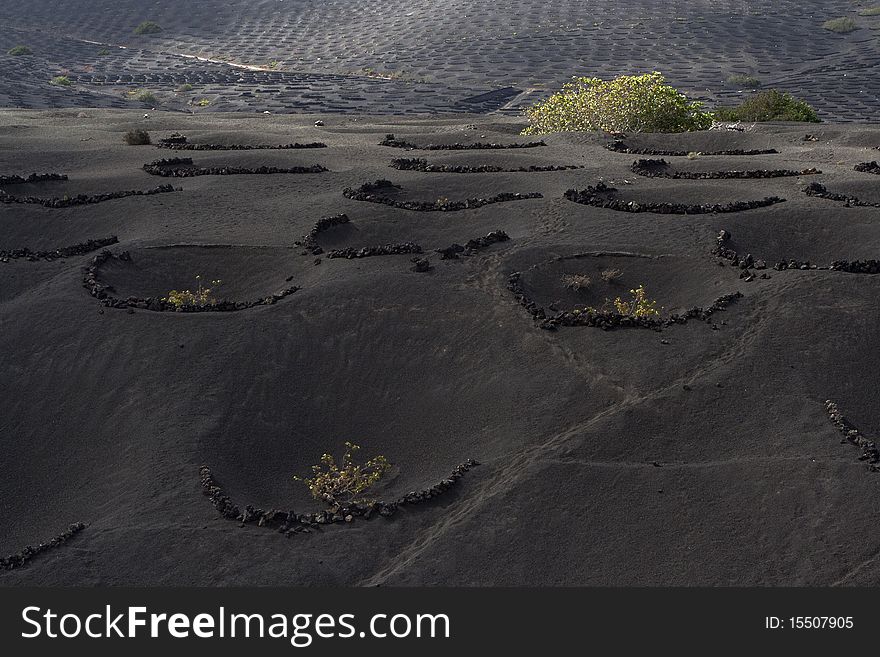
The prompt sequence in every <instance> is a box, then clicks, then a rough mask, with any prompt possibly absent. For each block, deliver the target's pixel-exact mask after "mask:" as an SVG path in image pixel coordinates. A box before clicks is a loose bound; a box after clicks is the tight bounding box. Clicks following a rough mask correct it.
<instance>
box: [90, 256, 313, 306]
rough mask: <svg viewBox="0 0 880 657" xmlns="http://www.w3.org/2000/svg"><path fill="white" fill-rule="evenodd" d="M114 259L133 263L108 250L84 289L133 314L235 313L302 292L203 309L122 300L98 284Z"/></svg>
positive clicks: (94, 261) (94, 262) (155, 301)
mask: <svg viewBox="0 0 880 657" xmlns="http://www.w3.org/2000/svg"><path fill="white" fill-rule="evenodd" d="M111 259H116V260H119V261H121V262H130V261H131V255H130V254H129V252H128V251H123V252H122V253H120V254H118V255H117V254H114V253H113V252H111V251H108V250H105V251H102V252H101V253H99V254H98V255H96V256H94V257H93V258H92V260H91V264H89V265H88V266H87V267H85V268H83V277H82V286H83V287H84V288H85V289H86V290H87V291H88V293H89V294H91V295H92V296H93V297H95V298H96V299H98V300H99V301H100V302H101V304H102V305H104V306H106V307H108V308H127V309H129V310H130V311H134V310H135V309H139V310H150V311H153V312H183V313H204V312H235V311H239V310H246V309H248V308H253V307H255V306H271V305H273V304H275V303H277V302H278V301H280V300H281V299H283V298H284V297H287V296H290V295H291V294H293V293H294V292H296V291H297V290H299V287H297V286H295V285H294V286H291V287H287V288H285V289H283V290H281V291H280V292H276V293H274V294H270V295H268V296H265V297H262V298H259V299H255V300H252V301H218V302H216V303H211V304H206V305H203V306H176V305H174V304H173V303H171V302H170V301H166V300H165V299H162V298H160V297H126V298H125V299H120V298H117V297H114V296H112V295H111V294H110V293H111V292H113V289H112V287H111V286H109V285H105V284H104V283H101V282H100V281H99V280H98V274H99V272H100V269H101V265H103V264H104V263H106V262H107V261H108V260H111Z"/></svg>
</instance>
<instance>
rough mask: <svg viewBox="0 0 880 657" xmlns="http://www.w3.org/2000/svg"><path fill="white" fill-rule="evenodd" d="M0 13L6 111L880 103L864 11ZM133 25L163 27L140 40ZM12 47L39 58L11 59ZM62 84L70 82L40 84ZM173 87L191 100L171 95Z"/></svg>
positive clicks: (459, 5) (300, 7)
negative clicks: (647, 81) (569, 99)
mask: <svg viewBox="0 0 880 657" xmlns="http://www.w3.org/2000/svg"><path fill="white" fill-rule="evenodd" d="M2 6H3V9H4V28H3V30H2V33H0V53H2V54H0V105H2V106H6V107H14V106H20V107H29V108H40V107H47V106H53V107H59V106H88V105H93V106H101V107H105V106H112V107H117V106H127V105H128V106H130V105H131V104H133V103H134V104H137V101H133V100H129V99H128V98H127V97H126V91H131V90H134V89H141V88H145V89H149V90H152V91H154V93H155V94H156V96H157V98H158V101H157V102H158V103H159V104H160V105H162V106H163V107H166V108H170V109H171V108H176V109H185V110H188V111H190V110H191V111H199V112H201V111H215V110H244V109H246V110H252V111H272V112H291V111H300V112H301V111H327V112H350V111H364V110H366V111H372V112H382V113H395V114H403V113H413V112H465V111H467V112H484V111H495V110H504V111H516V110H517V109H518V108H519V107H520V106H522V105H523V104H526V103H530V102H533V101H534V100H535V99H537V98H540V97H541V96H542V95H545V94H546V93H548V92H549V91H552V90H555V89H556V88H558V87H559V86H560V85H561V84H562V83H563V82H565V81H566V80H567V79H569V78H570V77H571V76H572V75H598V76H606V77H607V76H614V75H619V74H623V73H633V72H638V71H648V70H655V69H656V70H660V71H662V72H664V73H665V74H667V76H668V77H669V78H670V80H671V81H672V82H673V83H674V84H676V85H677V86H680V87H681V88H683V89H685V90H686V91H688V92H689V93H690V94H691V95H694V96H696V97H700V98H704V99H706V100H709V101H712V102H716V101H723V102H732V101H734V100H737V99H738V98H740V97H741V92H740V90H738V89H736V88H733V87H731V86H729V85H727V83H726V82H725V81H726V79H727V78H728V76H730V75H731V74H735V73H742V74H749V75H753V76H755V77H757V78H758V79H759V80H760V81H761V83H762V84H763V85H764V86H774V87H778V88H781V89H784V90H787V91H791V92H794V93H796V94H797V95H800V96H803V97H804V98H806V99H807V100H809V101H810V102H811V103H813V104H814V105H815V106H816V107H817V108H818V109H819V111H820V112H821V114H822V116H823V117H824V118H826V119H833V120H838V121H842V120H857V121H874V120H876V107H877V105H878V104H880V42H878V38H880V37H878V31H877V29H878V28H880V17H867V16H866V17H858V16H857V15H856V11H857V10H858V9H859V7H860V6H862V5H861V4H860V3H854V2H849V1H845V0H832V1H831V2H825V1H822V2H819V1H815V0H814V1H808V2H795V1H791V0H784V1H781V2H775V1H774V2H770V1H767V0H765V1H760V2H740V1H737V2H733V1H731V0H720V1H715V0H697V1H696V2H684V1H679V0H676V1H674V2H664V3H657V2H652V1H650V0H629V1H627V2H616V1H611V0H597V1H594V2H582V1H580V0H577V1H575V0H560V1H558V2H549V3H548V2H541V1H538V0H502V1H500V2H492V3H475V2H470V1H465V0H415V1H413V0H283V1H282V0H257V1H250V0H248V1H247V2H245V1H244V0H204V1H199V2H179V1H172V0H158V1H157V2H152V3H149V4H148V5H144V4H143V3H136V2H130V1H125V2H117V1H115V0H66V1H64V2H60V1H51V0H3V2H2ZM840 16H853V17H856V19H857V21H858V23H859V25H860V29H858V30H856V31H855V32H852V33H850V34H844V35H841V34H835V33H833V32H830V31H828V30H824V29H822V23H823V22H824V21H826V20H828V19H830V18H836V17H840ZM144 20H152V21H155V22H157V23H158V24H160V25H161V26H162V28H163V31H162V32H161V33H159V34H155V35H150V36H135V35H134V34H133V29H134V27H135V26H136V25H138V24H139V23H140V22H141V21H144ZM19 44H25V45H28V46H29V47H31V48H32V50H33V51H34V54H33V55H32V56H23V57H11V56H8V55H6V54H5V53H6V51H7V50H8V49H10V48H12V47H13V46H15V45H19ZM120 46H124V49H121V48H120ZM105 48H106V51H107V54H99V53H101V52H103V51H104V49H105ZM197 57H198V58H202V60H204V59H208V60H212V61H202V60H200V59H195V58H197ZM58 74H66V75H68V77H69V78H70V79H71V80H72V81H73V82H74V85H73V87H72V88H57V87H51V86H50V85H48V80H49V79H50V78H51V77H52V76H53V75H58ZM383 78H384V79H383ZM184 84H191V85H193V87H194V89H193V90H192V91H187V92H177V93H175V92H174V89H175V88H178V87H180V86H181V85H184ZM199 101H203V102H202V105H199V104H198V103H199ZM206 102H207V103H209V104H208V105H207V106H205V103H206ZM154 104H156V103H154V102H153V101H150V102H149V103H147V105H145V106H152V105H154Z"/></svg>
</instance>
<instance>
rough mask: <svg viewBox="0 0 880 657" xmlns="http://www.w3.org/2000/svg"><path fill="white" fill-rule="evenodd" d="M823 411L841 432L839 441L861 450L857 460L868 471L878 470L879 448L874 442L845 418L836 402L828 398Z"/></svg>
mask: <svg viewBox="0 0 880 657" xmlns="http://www.w3.org/2000/svg"><path fill="white" fill-rule="evenodd" d="M825 412H826V413H828V419H829V420H831V424H833V425H834V426H835V427H837V430H838V431H840V433H841V434H843V440H841V441H840V442H842V443H849V444H851V445H855V446H856V447H858V448H859V449H860V450H862V454H861V456H859V461H863V462H864V463H865V465H866V466H867V467H868V471H869V472H880V450H878V449H877V445H876V444H875V442H874V441H873V440H871V439H870V438H867V437H865V435H864V434H862V432H861V431H859V429H858V427H856V426H855V425H854V424H853V423H852V422H850V421H849V420H847V419H846V418H845V417H844V415H843V413H841V412H840V408H838V406H837V404H836V403H835V402H833V401H832V400H830V399H828V400H826V401H825Z"/></svg>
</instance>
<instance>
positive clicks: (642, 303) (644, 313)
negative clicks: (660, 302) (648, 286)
mask: <svg viewBox="0 0 880 657" xmlns="http://www.w3.org/2000/svg"><path fill="white" fill-rule="evenodd" d="M629 293H630V294H631V295H632V299H630V300H629V301H624V300H623V299H621V298H620V297H617V298H616V299H615V300H614V309H615V310H616V311H617V312H619V313H620V314H621V315H628V316H630V317H656V316H657V315H659V314H660V311H659V310H657V302H656V301H654V300H653V299H649V298H648V293H647V292H646V291H645V286H644V285H639V286H638V287H637V288H636V289H634V290H630V291H629Z"/></svg>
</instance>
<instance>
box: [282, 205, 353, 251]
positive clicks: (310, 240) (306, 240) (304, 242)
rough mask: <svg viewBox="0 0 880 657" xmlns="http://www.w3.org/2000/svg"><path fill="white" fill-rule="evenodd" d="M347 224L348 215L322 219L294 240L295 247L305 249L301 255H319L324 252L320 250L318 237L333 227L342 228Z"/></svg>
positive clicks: (335, 215) (342, 214)
mask: <svg viewBox="0 0 880 657" xmlns="http://www.w3.org/2000/svg"><path fill="white" fill-rule="evenodd" d="M349 222H350V220H349V218H348V215H347V214H345V213H341V214H334V215H331V216H329V217H322V218H321V219H318V221H316V222H315V225H314V226H313V227H312V229H311V230H310V231H309V232H308V233H307V234H305V235H303V237H301V238H300V239H298V240H296V241H295V242H294V244H296V245H297V246H302V247H304V248H305V249H306V251H305V252H304V253H303V255H308V254H309V253H311V254H312V255H320V254H322V253H323V252H324V249H322V248H321V247H320V245H319V244H318V235H320V234H321V233H323V232H324V231H327V230H330V229H331V228H333V227H334V226H342V225H344V224H347V223H349Z"/></svg>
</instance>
